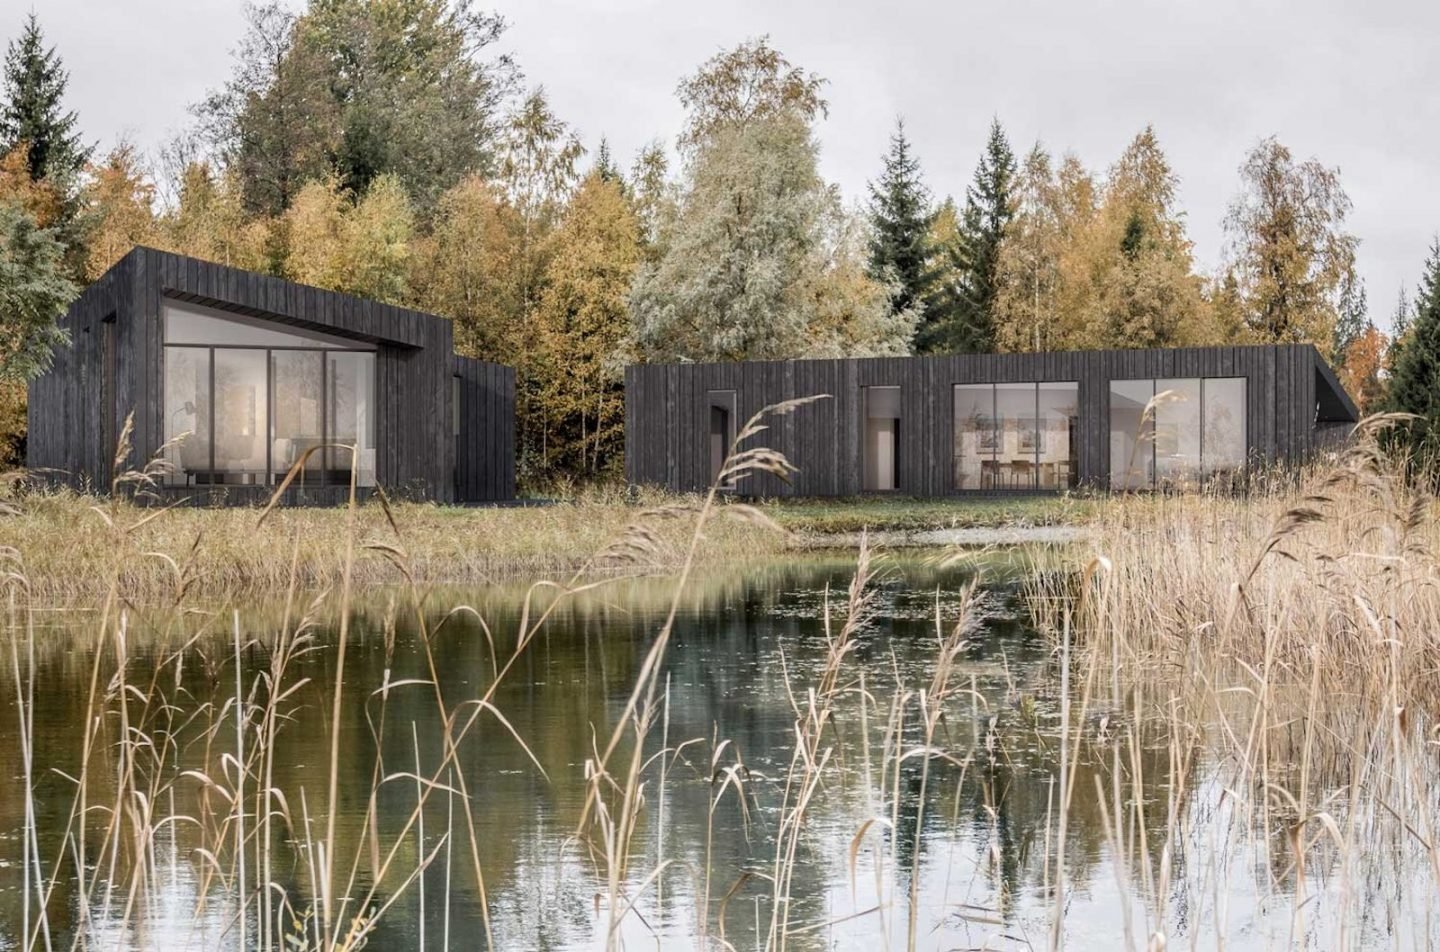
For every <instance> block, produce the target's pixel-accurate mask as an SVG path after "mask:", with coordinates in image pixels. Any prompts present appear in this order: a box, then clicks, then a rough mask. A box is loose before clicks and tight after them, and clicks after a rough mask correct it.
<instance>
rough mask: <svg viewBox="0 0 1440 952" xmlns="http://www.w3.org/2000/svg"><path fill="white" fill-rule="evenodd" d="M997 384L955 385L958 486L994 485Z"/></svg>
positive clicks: (956, 486) (965, 487)
mask: <svg viewBox="0 0 1440 952" xmlns="http://www.w3.org/2000/svg"><path fill="white" fill-rule="evenodd" d="M995 442H996V440H995V387H994V386H993V385H992V384H988V383H980V384H959V385H957V386H956V387H955V488H956V489H991V488H993V487H994V485H995Z"/></svg>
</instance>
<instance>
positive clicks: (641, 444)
mask: <svg viewBox="0 0 1440 952" xmlns="http://www.w3.org/2000/svg"><path fill="white" fill-rule="evenodd" d="M1185 377H1244V378H1245V379H1246V395H1247V397H1246V399H1247V407H1246V434H1247V444H1248V446H1247V450H1248V452H1249V454H1250V456H1251V457H1252V458H1253V459H1255V460H1258V461H1266V462H1269V461H1275V460H1285V459H1298V458H1301V457H1304V456H1305V455H1306V454H1308V453H1310V452H1312V451H1313V450H1314V449H1317V448H1319V447H1318V444H1317V441H1316V436H1315V434H1316V428H1317V426H1318V425H1320V424H1322V423H1324V424H1329V425H1333V424H1338V423H1343V422H1345V421H1354V420H1355V419H1356V413H1355V406H1354V404H1353V402H1351V400H1350V398H1349V396H1348V395H1346V394H1345V392H1344V390H1343V389H1341V388H1340V386H1339V384H1338V382H1336V380H1335V377H1334V374H1333V373H1332V372H1331V371H1330V369H1329V368H1328V367H1327V366H1325V364H1324V362H1323V360H1321V358H1320V356H1319V354H1318V352H1317V351H1316V350H1315V348H1313V347H1311V346H1310V345H1302V344H1296V345H1263V346H1247V347H1199V348H1185V349H1173V350H1109V351H1077V352H1056V353H1040V354H957V355H947V356H933V357H875V358H854V359H837V360H795V361H768V362H749V363H732V364H645V365H635V366H631V367H629V368H627V369H626V372H625V472H626V477H627V479H628V480H629V481H630V482H631V483H634V484H653V485H659V486H664V487H666V488H668V489H671V490H674V491H677V492H686V491H698V490H701V489H704V488H706V487H707V486H708V485H709V483H710V480H711V475H712V474H711V472H710V465H711V464H710V446H709V432H710V422H709V420H710V416H709V415H710V406H711V402H710V399H709V394H710V393H712V392H713V391H730V390H733V391H734V392H735V404H736V411H737V416H738V421H737V422H738V425H740V426H743V425H744V423H745V421H746V420H748V419H749V418H750V417H752V416H753V415H754V414H756V413H759V412H760V411H761V409H762V408H764V407H766V406H770V405H774V404H777V403H780V402H782V401H786V400H792V399H795V398H799V397H807V396H817V395H825V396H826V397H827V399H822V400H818V401H816V402H813V403H810V404H807V405H805V406H802V407H800V408H799V409H797V410H796V411H795V412H794V413H792V414H790V415H787V416H783V417H778V418H771V419H767V420H766V421H765V422H766V424H767V425H768V426H769V429H768V430H766V431H765V432H764V433H763V434H761V436H760V437H758V438H757V439H756V440H755V441H754V442H753V443H751V444H750V445H765V446H769V447H771V448H773V449H776V450H778V451H780V452H782V453H784V454H785V455H786V457H787V458H788V459H789V460H790V461H791V462H792V463H793V464H794V465H795V466H796V467H798V469H799V472H797V473H795V474H793V475H792V477H791V479H790V480H788V481H786V480H782V479H780V478H778V477H776V476H773V475H769V474H765V475H761V476H758V477H752V478H751V479H750V480H748V482H747V484H745V485H742V487H741V491H742V492H744V493H746V494H749V495H756V496H787V495H795V496H849V495H856V494H858V493H860V492H861V485H862V482H861V480H862V472H861V468H862V467H861V445H860V442H861V434H862V432H863V429H862V427H863V423H862V414H863V413H864V408H863V406H862V400H861V394H862V391H863V389H864V388H866V387H899V388H900V405H901V423H900V437H899V453H898V456H899V459H898V462H899V474H898V485H899V492H901V493H904V494H909V495H917V496H940V495H946V494H949V493H952V492H955V491H956V490H955V487H954V486H953V485H952V475H951V470H952V465H951V463H952V454H953V449H954V448H953V432H954V403H953V400H952V390H951V388H952V387H953V386H954V385H956V384H965V383H1038V382H1044V381H1050V382H1061V381H1064V382H1074V383H1076V384H1077V386H1078V391H1079V408H1078V422H1077V434H1076V439H1077V442H1078V453H1077V456H1078V460H1077V462H1078V466H1079V471H1080V480H1081V482H1082V483H1083V484H1086V485H1091V486H1103V485H1105V484H1106V482H1107V480H1108V477H1109V468H1110V460H1109V440H1110V426H1109V418H1110V381H1112V380H1125V379H1150V378H1185Z"/></svg>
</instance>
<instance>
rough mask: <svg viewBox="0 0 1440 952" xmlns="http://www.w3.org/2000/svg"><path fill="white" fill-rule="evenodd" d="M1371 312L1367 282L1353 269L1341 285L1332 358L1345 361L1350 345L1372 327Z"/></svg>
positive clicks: (1331, 350) (1331, 348) (1331, 349)
mask: <svg viewBox="0 0 1440 952" xmlns="http://www.w3.org/2000/svg"><path fill="white" fill-rule="evenodd" d="M1369 312H1370V305H1369V302H1368V301H1367V299H1366V294H1365V281H1364V280H1363V279H1362V278H1360V276H1359V275H1357V274H1356V273H1355V272H1354V270H1353V269H1352V270H1351V271H1350V273H1349V274H1347V275H1346V276H1345V279H1344V281H1343V283H1342V284H1341V285H1340V308H1339V312H1338V314H1337V315H1336V321H1335V337H1334V340H1333V341H1332V342H1331V345H1330V352H1331V356H1332V357H1333V358H1334V359H1335V360H1344V359H1345V352H1346V351H1347V350H1349V349H1350V345H1351V344H1353V343H1355V341H1357V340H1359V339H1360V337H1361V335H1363V334H1364V333H1365V331H1366V329H1367V328H1369V327H1370V313H1369Z"/></svg>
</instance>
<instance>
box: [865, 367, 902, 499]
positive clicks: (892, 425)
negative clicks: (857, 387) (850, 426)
mask: <svg viewBox="0 0 1440 952" xmlns="http://www.w3.org/2000/svg"><path fill="white" fill-rule="evenodd" d="M861 392H862V394H863V397H864V399H863V403H864V405H865V435H864V440H865V444H864V447H863V454H864V467H863V470H864V473H863V476H864V480H863V482H862V484H861V485H862V488H864V489H865V490H866V491H889V490H895V489H899V488H900V388H899V387H865V388H863V390H862V391H861Z"/></svg>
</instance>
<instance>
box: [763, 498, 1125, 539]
mask: <svg viewBox="0 0 1440 952" xmlns="http://www.w3.org/2000/svg"><path fill="white" fill-rule="evenodd" d="M1096 506H1097V501H1096V500H1094V499H1091V498H1088V497H1077V496H1009V497H1002V496H996V497H987V498H977V499H963V498H947V499H917V498H915V497H912V496H858V497H854V498H849V499H807V500H794V501H790V500H785V501H780V500H776V501H771V502H767V503H765V504H764V505H763V506H762V508H763V509H764V510H765V512H766V514H767V515H769V516H770V517H771V518H772V519H774V520H775V521H776V522H778V523H779V524H780V525H782V526H784V527H785V528H786V529H789V530H790V531H792V532H804V533H838V532H859V531H861V530H862V529H869V530H871V531H877V532H878V531H886V530H890V531H896V530H898V531H905V530H925V529H969V528H993V527H1008V526H1055V525H1070V524H1074V523H1077V522H1084V521H1086V520H1088V519H1089V518H1090V517H1091V516H1092V515H1093V514H1094V512H1095V508H1096Z"/></svg>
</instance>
